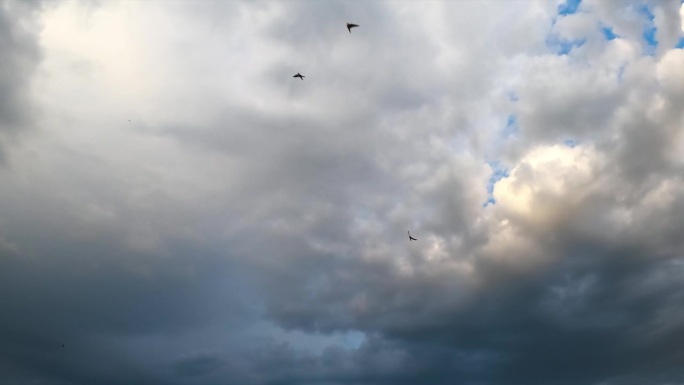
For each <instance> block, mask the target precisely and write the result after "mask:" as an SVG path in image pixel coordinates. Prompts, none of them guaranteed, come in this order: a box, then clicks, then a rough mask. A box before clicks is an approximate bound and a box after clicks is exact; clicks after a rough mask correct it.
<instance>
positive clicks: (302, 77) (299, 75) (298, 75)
mask: <svg viewBox="0 0 684 385" xmlns="http://www.w3.org/2000/svg"><path fill="white" fill-rule="evenodd" d="M305 77H306V76H304V75H302V74H300V73H299V72H297V75H295V76H293V78H300V79H302V80H304V78H305Z"/></svg>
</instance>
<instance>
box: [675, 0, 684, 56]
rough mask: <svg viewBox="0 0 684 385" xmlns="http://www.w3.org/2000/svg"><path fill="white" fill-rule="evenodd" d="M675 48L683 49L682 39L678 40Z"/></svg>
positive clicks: (683, 40) (683, 39)
mask: <svg viewBox="0 0 684 385" xmlns="http://www.w3.org/2000/svg"><path fill="white" fill-rule="evenodd" d="M682 1H684V0H682ZM675 48H684V37H683V38H681V39H679V41H678V42H677V45H676V46H675Z"/></svg>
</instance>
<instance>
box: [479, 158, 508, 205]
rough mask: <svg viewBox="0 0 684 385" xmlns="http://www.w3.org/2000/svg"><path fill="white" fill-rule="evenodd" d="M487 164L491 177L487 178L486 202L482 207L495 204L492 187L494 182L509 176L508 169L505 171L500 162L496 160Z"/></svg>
mask: <svg viewBox="0 0 684 385" xmlns="http://www.w3.org/2000/svg"><path fill="white" fill-rule="evenodd" d="M487 164H489V166H490V167H491V168H492V176H490V177H489V181H488V182H487V201H486V202H485V203H483V204H482V207H487V206H488V205H490V204H492V205H494V204H496V199H494V185H495V184H496V182H498V181H500V180H501V179H503V178H507V177H508V176H509V174H508V169H506V168H505V167H504V166H503V165H502V164H501V162H500V161H498V160H496V161H492V162H488V163H487Z"/></svg>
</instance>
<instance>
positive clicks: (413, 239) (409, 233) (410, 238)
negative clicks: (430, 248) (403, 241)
mask: <svg viewBox="0 0 684 385" xmlns="http://www.w3.org/2000/svg"><path fill="white" fill-rule="evenodd" d="M407 233H408V235H409V242H411V241H417V240H418V239H417V238H413V237H412V236H411V232H409V231H407Z"/></svg>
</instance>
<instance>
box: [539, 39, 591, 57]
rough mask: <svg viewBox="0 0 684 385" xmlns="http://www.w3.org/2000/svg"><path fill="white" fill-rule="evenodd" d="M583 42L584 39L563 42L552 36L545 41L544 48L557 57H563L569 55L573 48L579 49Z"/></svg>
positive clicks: (563, 40)
mask: <svg viewBox="0 0 684 385" xmlns="http://www.w3.org/2000/svg"><path fill="white" fill-rule="evenodd" d="M585 42H586V39H579V40H565V39H561V38H559V37H558V36H556V35H552V36H549V38H547V39H546V46H547V47H549V49H552V50H553V51H555V52H556V54H557V55H558V56H563V55H567V54H569V53H570V52H571V51H572V50H573V48H578V47H581V46H582V45H584V43H585Z"/></svg>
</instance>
